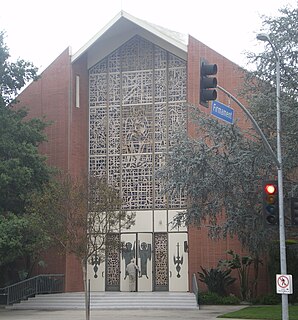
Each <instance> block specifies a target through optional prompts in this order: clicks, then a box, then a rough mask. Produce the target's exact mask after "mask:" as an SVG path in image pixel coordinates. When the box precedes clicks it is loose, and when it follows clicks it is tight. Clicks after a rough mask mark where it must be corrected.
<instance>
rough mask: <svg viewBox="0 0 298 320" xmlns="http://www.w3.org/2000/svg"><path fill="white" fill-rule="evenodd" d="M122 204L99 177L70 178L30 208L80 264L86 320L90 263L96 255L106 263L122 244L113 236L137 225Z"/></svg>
mask: <svg viewBox="0 0 298 320" xmlns="http://www.w3.org/2000/svg"><path fill="white" fill-rule="evenodd" d="M121 203H122V200H121V197H120V194H119V191H118V190H117V189H115V188H114V187H113V186H111V185H109V184H108V183H107V181H106V180H105V179H103V178H99V177H96V176H89V177H87V178H86V179H74V178H71V177H70V176H69V175H67V176H65V177H62V178H61V179H60V181H55V182H52V183H51V184H50V185H49V186H47V188H46V189H44V190H43V192H42V193H36V194H35V195H33V196H32V204H31V206H30V209H28V210H30V212H31V213H32V214H33V215H34V216H35V218H36V221H37V223H38V225H39V227H40V228H41V229H42V230H43V232H44V233H45V234H46V235H47V236H48V237H49V238H50V239H52V240H53V241H54V242H56V243H58V244H59V245H60V246H61V248H62V249H63V251H66V252H67V253H69V254H74V255H75V256H76V257H77V258H78V260H79V261H80V263H81V266H82V270H83V282H84V289H85V302H86V319H88V308H87V305H88V303H87V302H88V300H87V263H88V261H89V262H90V263H91V259H92V258H93V257H94V256H95V255H96V257H97V259H98V260H99V261H104V259H105V255H106V252H107V250H109V249H112V248H114V247H115V246H119V245H120V244H119V243H115V242H113V241H112V239H113V238H112V237H110V235H111V234H115V233H118V232H119V231H120V229H121V228H126V229H127V228H130V226H131V225H132V224H134V214H128V213H126V212H124V211H122V210H121ZM119 250H120V247H119Z"/></svg>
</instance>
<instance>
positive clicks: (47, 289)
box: [0, 274, 64, 305]
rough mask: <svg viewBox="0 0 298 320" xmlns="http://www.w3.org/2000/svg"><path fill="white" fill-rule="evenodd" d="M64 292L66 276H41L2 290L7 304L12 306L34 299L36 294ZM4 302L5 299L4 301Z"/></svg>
mask: <svg viewBox="0 0 298 320" xmlns="http://www.w3.org/2000/svg"><path fill="white" fill-rule="evenodd" d="M63 291H64V274H41V275H38V276H36V277H33V278H30V279H26V280H23V281H20V282H18V283H15V284H12V285H10V286H7V287H5V288H1V289H0V295H1V296H2V297H3V296H4V297H6V304H7V305H9V304H12V303H16V302H19V301H21V300H25V299H27V298H29V297H33V296H35V295H36V294H42V293H43V294H45V293H59V292H63ZM2 300H3V299H2Z"/></svg>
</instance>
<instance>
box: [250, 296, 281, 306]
mask: <svg viewBox="0 0 298 320" xmlns="http://www.w3.org/2000/svg"><path fill="white" fill-rule="evenodd" d="M252 302H253V304H267V305H274V304H279V303H280V302H281V297H280V296H279V295H277V294H274V293H271V294H267V295H265V296H262V297H259V298H258V299H255V300H253V301H252Z"/></svg>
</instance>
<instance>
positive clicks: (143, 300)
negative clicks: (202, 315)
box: [7, 292, 198, 310]
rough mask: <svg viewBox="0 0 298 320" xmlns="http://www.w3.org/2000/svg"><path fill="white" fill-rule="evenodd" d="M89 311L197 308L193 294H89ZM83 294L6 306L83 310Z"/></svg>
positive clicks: (39, 297) (44, 297) (46, 296)
mask: <svg viewBox="0 0 298 320" xmlns="http://www.w3.org/2000/svg"><path fill="white" fill-rule="evenodd" d="M90 306H91V310H92V309H93V310H94V309H103V310H104V309H198V306H197V303H196V298H195V295H194V294H193V293H185V292H183V293H181V292H91V302H90ZM84 307H85V304H84V293H83V292H75V293H56V294H43V295H37V296H35V297H34V298H29V299H28V300H26V301H21V302H20V303H16V304H13V305H11V306H7V308H9V309H19V310H24V309H27V310H28V309H30V310H67V309H84Z"/></svg>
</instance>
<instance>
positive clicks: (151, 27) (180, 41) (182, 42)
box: [72, 10, 188, 62]
mask: <svg viewBox="0 0 298 320" xmlns="http://www.w3.org/2000/svg"><path fill="white" fill-rule="evenodd" d="M122 19H126V20H128V21H129V22H131V23H132V24H135V25H136V26H138V27H141V28H143V29H145V30H147V31H148V32H150V33H152V34H153V35H155V36H156V37H159V38H161V39H162V40H164V41H166V42H168V43H170V44H172V45H174V46H175V47H177V48H179V49H180V50H182V51H184V52H187V42H188V36H187V35H185V34H182V33H179V32H176V31H172V30H169V29H167V28H164V27H161V26H159V25H156V24H153V23H150V22H147V21H145V20H141V19H139V18H136V17H134V16H132V15H131V14H129V13H127V12H126V11H124V10H121V11H120V12H119V13H118V14H117V15H116V16H115V17H114V18H113V19H112V20H110V22H109V23H108V24H106V25H105V26H104V27H103V28H102V29H101V30H100V31H99V32H98V33H96V34H95V36H94V37H92V38H91V39H90V40H89V41H88V42H87V43H86V44H85V45H84V46H83V47H82V48H81V49H79V50H78V51H77V52H76V53H75V54H74V55H73V56H72V62H74V61H75V60H77V59H78V58H79V57H80V56H81V55H82V54H83V53H84V52H86V51H87V50H88V49H89V48H90V47H91V46H92V45H93V44H94V43H95V42H97V41H98V40H100V38H101V37H102V36H103V35H104V34H105V33H106V32H108V31H109V30H110V29H111V28H112V27H113V26H114V25H116V24H117V23H120V21H121V20H122Z"/></svg>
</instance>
